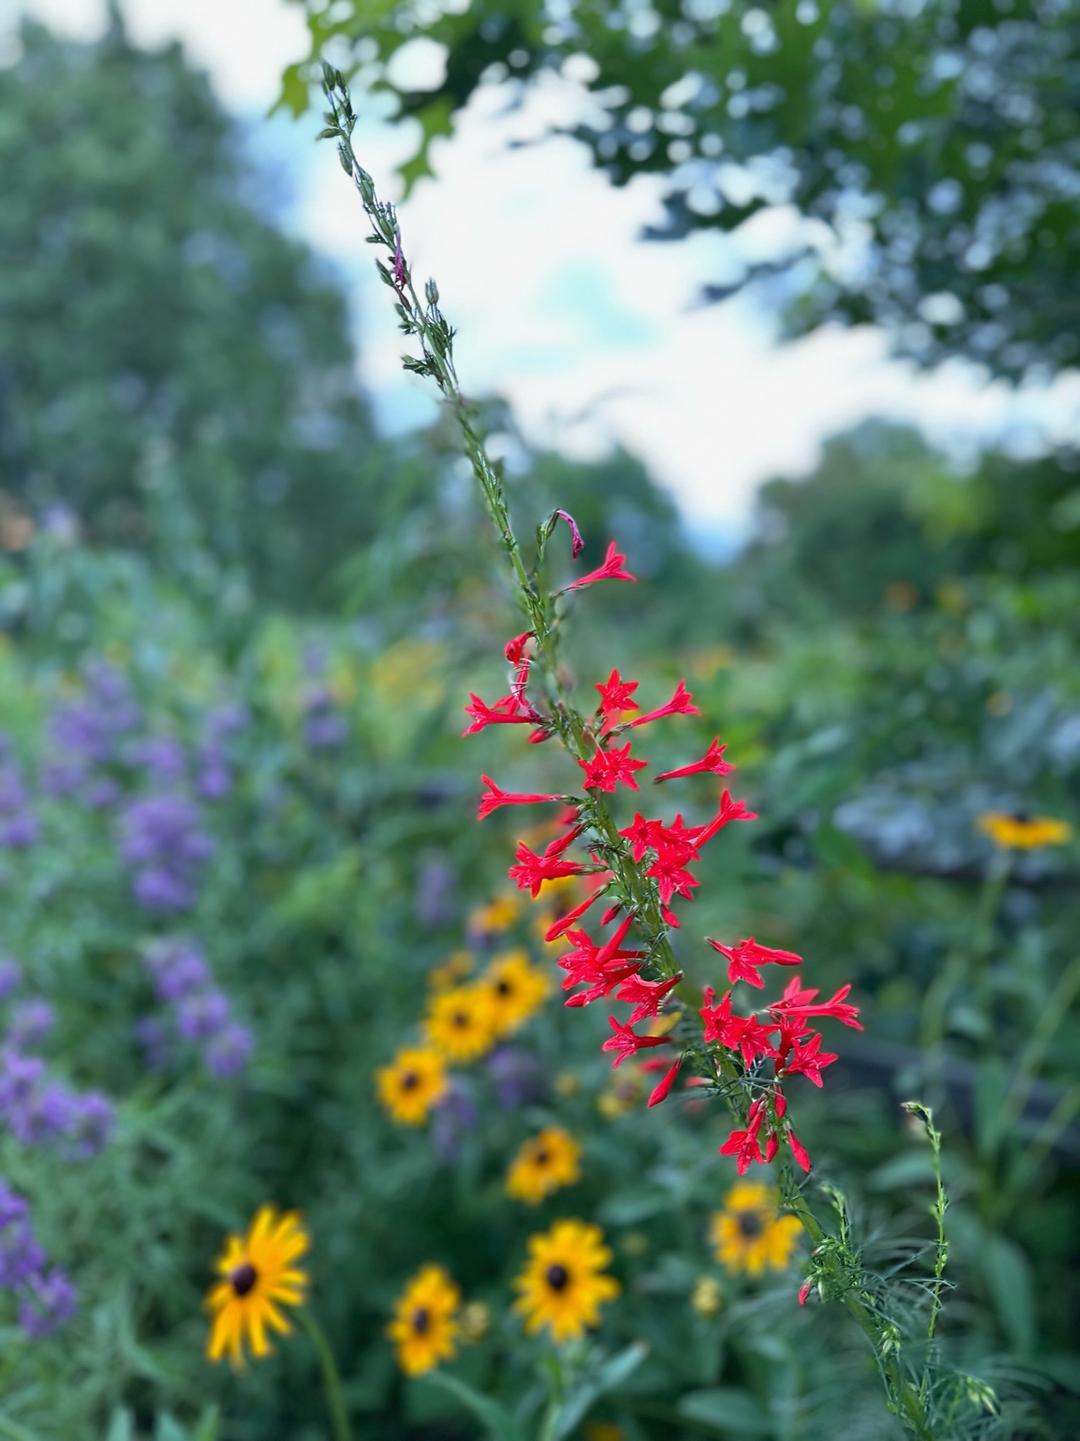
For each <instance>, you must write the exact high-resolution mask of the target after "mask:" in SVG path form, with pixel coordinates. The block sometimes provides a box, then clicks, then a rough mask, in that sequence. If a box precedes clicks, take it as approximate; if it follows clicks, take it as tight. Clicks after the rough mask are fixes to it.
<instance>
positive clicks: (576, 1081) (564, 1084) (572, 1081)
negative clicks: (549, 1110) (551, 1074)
mask: <svg viewBox="0 0 1080 1441" xmlns="http://www.w3.org/2000/svg"><path fill="white" fill-rule="evenodd" d="M580 1090H581V1080H580V1078H579V1077H578V1076H577V1075H575V1073H574V1072H573V1071H560V1072H559V1073H558V1074H557V1075H556V1077H555V1094H556V1095H557V1096H561V1097H562V1098H563V1100H564V1101H565V1100H569V1099H570V1097H571V1096H576V1095H577V1093H578V1092H579V1091H580Z"/></svg>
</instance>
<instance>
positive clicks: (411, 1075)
mask: <svg viewBox="0 0 1080 1441" xmlns="http://www.w3.org/2000/svg"><path fill="white" fill-rule="evenodd" d="M419 1084H420V1077H419V1076H418V1075H417V1074H416V1072H415V1071H406V1072H405V1074H404V1075H403V1076H402V1078H401V1089H402V1090H403V1091H415V1090H416V1088H417V1086H418V1085H419Z"/></svg>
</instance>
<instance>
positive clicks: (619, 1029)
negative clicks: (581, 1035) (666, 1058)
mask: <svg viewBox="0 0 1080 1441" xmlns="http://www.w3.org/2000/svg"><path fill="white" fill-rule="evenodd" d="M608 1025H609V1026H610V1027H611V1030H612V1034H611V1035H610V1036H608V1038H607V1040H606V1041H605V1042H604V1044H603V1045H602V1046H601V1047H600V1049H601V1050H602V1051H614V1052H615V1053H616V1054H615V1059H614V1060H613V1061H612V1063H611V1069H612V1070H614V1069H615V1068H616V1066H621V1065H622V1063H623V1061H625V1060H626V1058H627V1056H636V1055H637V1053H638V1052H639V1051H645V1050H648V1049H649V1048H650V1047H651V1046H670V1045H671V1044H672V1042H671V1041H670V1040H669V1039H668V1038H667V1036H639V1035H638V1034H637V1032H636V1031H633V1030H631V1028H630V1027H629V1026H624V1025H623V1024H622V1022H621V1021H617V1020H616V1019H615V1017H614V1016H608Z"/></svg>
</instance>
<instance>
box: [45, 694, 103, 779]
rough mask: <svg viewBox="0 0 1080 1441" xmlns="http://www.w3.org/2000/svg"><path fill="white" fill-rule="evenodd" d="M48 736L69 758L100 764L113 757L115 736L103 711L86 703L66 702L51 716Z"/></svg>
mask: <svg viewBox="0 0 1080 1441" xmlns="http://www.w3.org/2000/svg"><path fill="white" fill-rule="evenodd" d="M49 734H50V735H51V737H52V739H53V743H54V744H55V745H56V746H57V747H59V749H60V750H62V751H68V752H70V759H72V760H80V761H82V762H83V763H84V764H85V763H86V762H90V763H91V764H94V765H99V764H101V763H102V762H104V761H107V760H109V759H110V757H111V755H112V748H113V742H112V736H111V734H110V732H109V727H108V725H107V724H106V721H105V717H104V715H103V714H102V712H101V710H100V708H99V707H98V706H95V705H91V703H90V702H89V701H86V700H72V701H64V702H62V703H61V704H60V705H58V706H55V707H54V709H53V712H52V714H51V715H50V717H49Z"/></svg>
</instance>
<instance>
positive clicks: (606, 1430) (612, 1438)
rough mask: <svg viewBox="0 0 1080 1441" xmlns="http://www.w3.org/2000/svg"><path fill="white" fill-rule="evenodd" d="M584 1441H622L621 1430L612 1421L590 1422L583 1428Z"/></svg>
mask: <svg viewBox="0 0 1080 1441" xmlns="http://www.w3.org/2000/svg"><path fill="white" fill-rule="evenodd" d="M585 1441H624V1437H623V1430H622V1427H621V1426H616V1425H615V1423H614V1421H590V1422H589V1424H588V1425H587V1426H586V1427H585Z"/></svg>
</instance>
